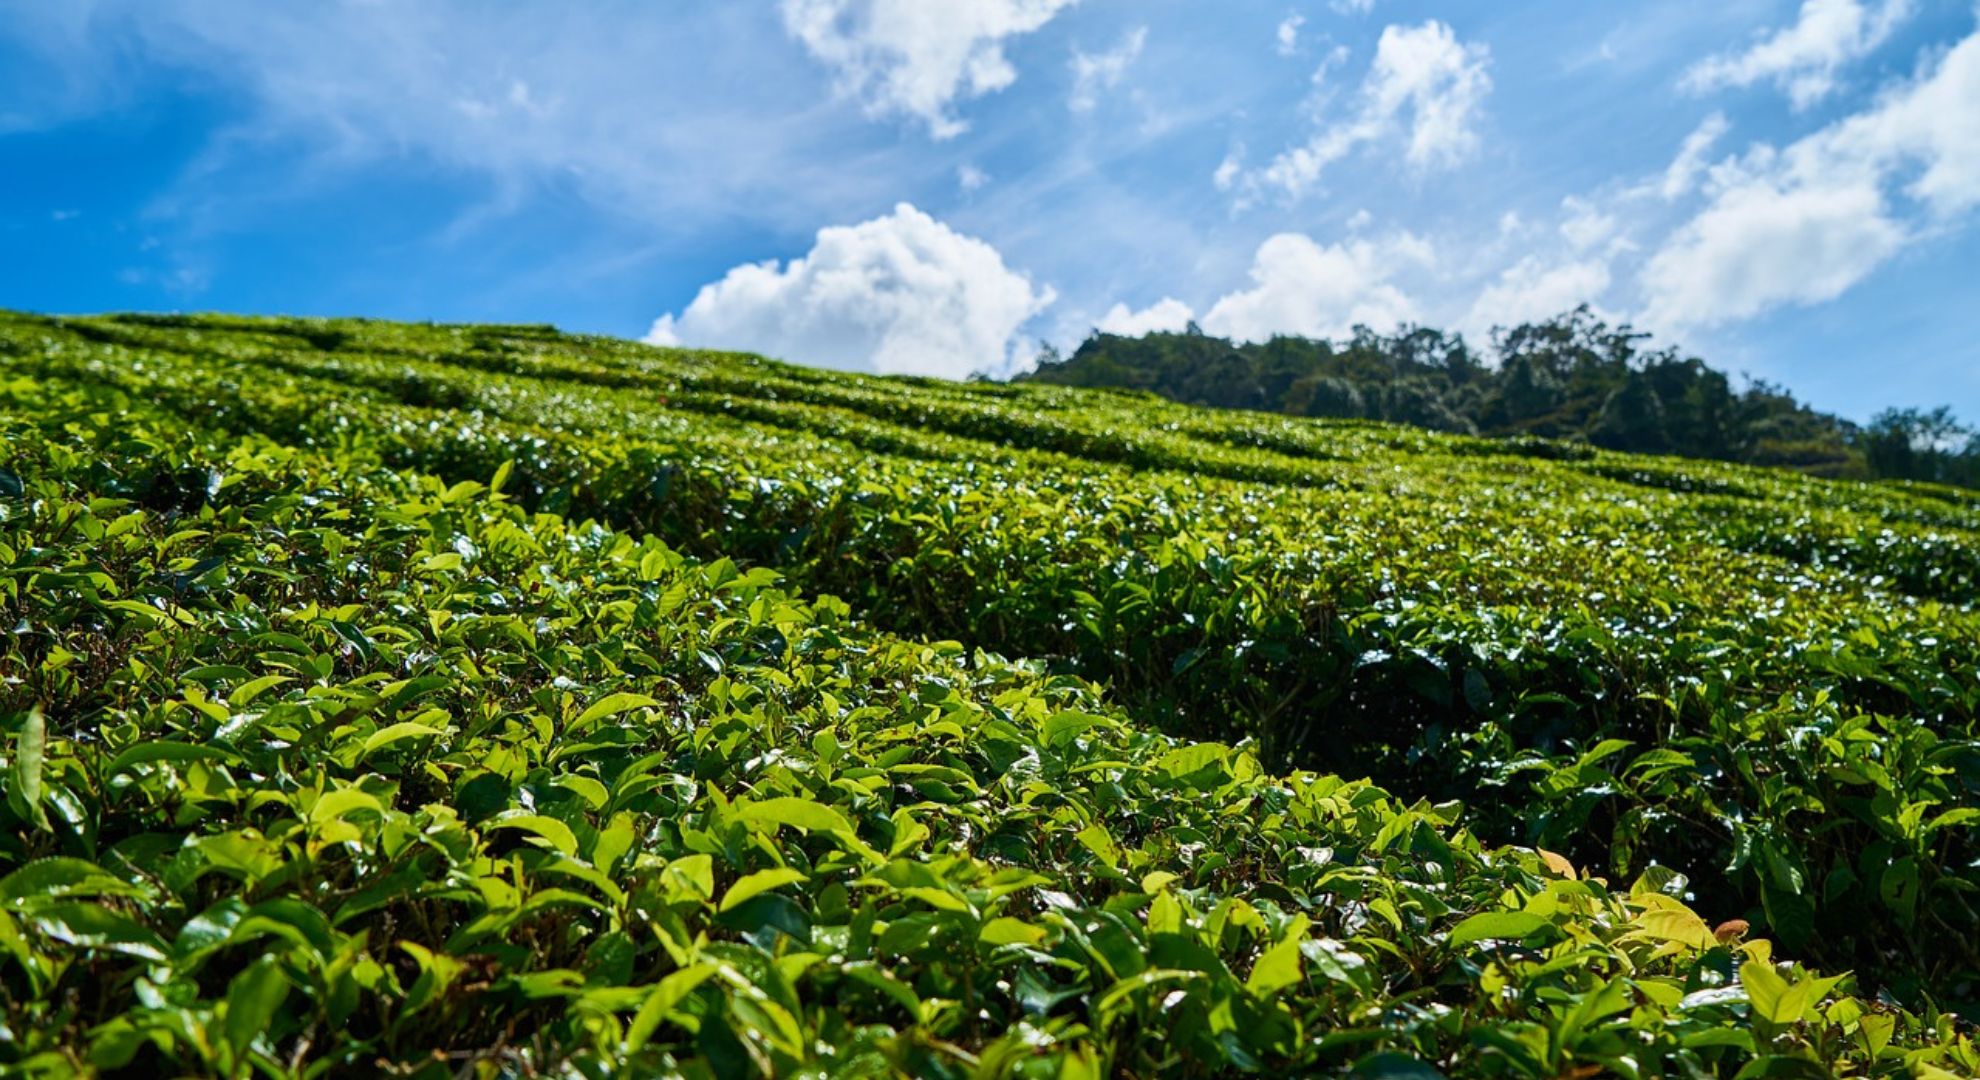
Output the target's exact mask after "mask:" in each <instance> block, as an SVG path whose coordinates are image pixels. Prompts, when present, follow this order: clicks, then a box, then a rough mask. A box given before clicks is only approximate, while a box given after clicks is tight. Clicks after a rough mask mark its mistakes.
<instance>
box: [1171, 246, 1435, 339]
mask: <svg viewBox="0 0 1980 1080" xmlns="http://www.w3.org/2000/svg"><path fill="white" fill-rule="evenodd" d="M1432 258H1433V252H1431V250H1430V248H1429V245H1428V244H1426V243H1425V242H1424V241H1422V240H1420V239H1418V238H1416V237H1414V236H1410V235H1408V234H1406V233H1405V234H1401V235H1399V236H1396V237H1393V238H1390V239H1388V240H1386V241H1383V242H1381V243H1375V242H1371V241H1367V240H1359V239H1356V240H1350V241H1348V242H1347V243H1344V244H1329V245H1324V246H1323V245H1321V244H1318V243H1315V242H1314V241H1313V239H1312V238H1310V237H1307V236H1304V235H1302V234H1300V233H1279V234H1278V235H1276V236H1273V237H1271V238H1269V239H1267V240H1266V241H1265V242H1264V243H1263V244H1261V245H1259V248H1258V254H1257V255H1256V257H1255V258H1254V259H1253V261H1252V264H1251V287H1250V288H1248V289H1243V290H1240V291H1238V292H1234V293H1230V294H1228V295H1226V296H1224V297H1223V298H1222V299H1219V300H1218V301H1217V302H1216V303H1215V304H1213V305H1212V306H1211V308H1210V312H1209V314H1207V315H1205V316H1204V317H1203V327H1204V329H1206V330H1208V331H1210V332H1211V333H1213V334H1220V335H1223V336H1225V337H1230V338H1236V339H1240V340H1245V341H1262V340H1264V339H1266V338H1269V337H1271V336H1272V335H1274V334H1296V335H1300V336H1304V337H1340V336H1343V335H1345V334H1347V333H1349V332H1350V331H1352V330H1353V328H1354V327H1355V326H1356V325H1357V324H1360V325H1365V326H1369V327H1372V328H1375V329H1378V330H1390V329H1394V328H1395V326H1396V325H1397V324H1399V323H1403V322H1408V321H1413V320H1415V319H1416V317H1417V307H1416V304H1415V302H1414V301H1412V300H1411V299H1410V298H1409V296H1408V295H1406V294H1405V293H1404V292H1403V291H1402V289H1401V288H1400V287H1398V286H1397V285H1396V284H1395V283H1394V281H1393V280H1392V278H1393V276H1394V274H1395V273H1396V271H1397V270H1399V269H1402V268H1403V267H1405V266H1406V265H1407V264H1410V263H1428V262H1430V261H1431V260H1432Z"/></svg>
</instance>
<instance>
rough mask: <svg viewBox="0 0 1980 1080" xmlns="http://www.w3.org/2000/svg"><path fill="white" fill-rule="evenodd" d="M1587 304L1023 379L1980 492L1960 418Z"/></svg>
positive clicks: (1048, 360) (1144, 343) (1222, 348)
mask: <svg viewBox="0 0 1980 1080" xmlns="http://www.w3.org/2000/svg"><path fill="white" fill-rule="evenodd" d="M1650 338H1651V335H1650V334H1648V333H1644V332H1641V331H1638V330H1635V329H1633V328H1631V327H1629V326H1620V327H1615V326H1610V325H1609V324H1607V323H1605V322H1603V321H1602V320H1601V319H1600V318H1597V317H1596V316H1595V315H1594V314H1593V313H1591V312H1590V311H1589V310H1588V308H1586V307H1581V308H1577V309H1576V310H1574V311H1571V312H1568V313H1567V314H1564V315H1561V316H1558V317H1556V318H1553V319H1549V320H1546V321H1545V322H1537V323H1526V324H1522V325H1519V326H1514V327H1511V328H1507V329H1501V330H1497V331H1494V333H1493V336H1492V341H1491V343H1490V345H1489V346H1487V347H1486V348H1485V349H1483V350H1480V349H1478V348H1475V347H1474V346H1473V345H1471V344H1470V343H1467V342H1466V341H1465V340H1464V338H1463V337H1462V336H1461V335H1458V334H1448V333H1444V332H1442V331H1439V330H1434V329H1430V328H1428V327H1415V326H1405V327H1402V328H1400V329H1398V330H1397V331H1396V332H1395V333H1393V334H1379V333H1376V332H1374V331H1372V330H1369V329H1368V328H1366V327H1356V328H1355V331H1354V333H1353V335H1352V336H1351V337H1349V338H1348V339H1346V340H1344V341H1327V340H1318V339H1311V338H1301V337H1274V338H1272V339H1271V340H1269V341H1260V342H1234V341H1229V340H1226V339H1224V338H1220V337H1214V336H1212V335H1209V334H1205V333H1204V332H1202V331H1201V330H1200V329H1198V328H1197V327H1196V326H1195V325H1194V324H1191V325H1190V326H1189V328H1188V329H1186V330H1184V331H1182V332H1180V333H1163V332H1157V333H1150V334H1146V335H1143V336H1141V337H1123V336H1120V335H1117V334H1108V333H1101V332H1095V333H1094V334H1093V335H1092V336H1090V337H1088V338H1087V339H1086V341H1085V342H1083V343H1081V345H1080V346H1079V348H1078V349H1076V350H1075V351H1074V352H1073V354H1072V355H1071V356H1067V357H1060V356H1058V355H1057V354H1056V353H1055V352H1052V351H1050V350H1048V351H1047V352H1046V354H1045V355H1044V356H1042V357H1041V358H1040V362H1039V364H1038V366H1037V368H1036V369H1035V370H1033V371H1029V372H1025V373H1022V374H1019V375H1017V376H1016V377H1015V379H1016V381H1019V382H1037V383H1048V384H1051V385H1054V386H1085V387H1111V388H1119V389H1133V390H1146V391H1149V392H1151V393H1154V394H1159V395H1160V396H1162V397H1165V398H1168V399H1170V400H1172V401H1180V402H1183V403H1185V404H1191V405H1212V406H1217V407H1219V408H1234V409H1253V410H1259V411H1263V412H1277V413H1285V414H1289V415H1293V416H1315V417H1330V418H1336V419H1365V420H1387V421H1392V422H1395V423H1403V424H1411V425H1414V426H1417V427H1423V428H1429V429H1431V430H1433V431H1449V432H1457V433H1460V434H1467V435H1492V436H1500V437H1518V436H1529V435H1531V436H1541V437H1545V438H1553V439H1563V440H1568V441H1573V442H1581V443H1587V444H1590V445H1594V446H1600V447H1604V448H1606V449H1610V450H1628V451H1633V452H1637V453H1650V454H1677V455H1682V456H1684V457H1693V458H1707V459H1712V460H1718V461H1737V462H1742V463H1746V464H1752V465H1777V466H1783V467H1787V468H1792V469H1796V470H1799V471H1801V472H1806V473H1810V474H1813V475H1816V476H1829V477H1843V478H1850V479H1891V480H1925V481H1931V482H1936V483H1949V484H1958V485H1960V486H1963V487H1968V488H1975V487H1980V434H1976V433H1975V432H1974V431H1973V430H1972V429H1970V428H1968V427H1967V426H1965V425H1963V424H1961V423H1960V422H1959V421H1958V420H1957V418H1955V417H1954V416H1953V415H1952V412H1951V410H1950V409H1948V408H1946V407H1944V406H1941V407H1938V408H1936V409H1930V410H1925V409H1917V408H1912V409H1887V410H1884V411H1883V412H1881V413H1879V414H1878V415H1877V416H1876V417H1875V418H1873V419H1872V421H1871V422H1870V424H1869V425H1868V426H1862V425H1858V424H1855V423H1852V422H1850V421H1848V420H1844V419H1842V418H1841V417H1837V416H1833V415H1830V414H1828V413H1823V412H1819V411H1817V410H1815V409H1812V408H1810V407H1808V406H1807V405H1804V404H1802V403H1801V402H1799V401H1796V400H1795V397H1794V395H1793V394H1792V393H1790V392H1789V391H1788V390H1787V389H1786V388H1784V387H1781V386H1777V385H1774V384H1771V383H1767V382H1764V381H1749V382H1748V383H1747V384H1746V385H1745V386H1743V387H1742V386H1737V385H1736V384H1735V380H1734V379H1733V378H1732V377H1731V376H1729V375H1727V374H1726V373H1725V372H1724V371H1721V370H1719V369H1717V368H1714V367H1712V366H1711V365H1709V364H1707V363H1705V362H1704V361H1703V360H1701V359H1699V358H1697V357H1695V356H1685V355H1682V354H1681V353H1679V352H1678V351H1677V350H1676V349H1674V348H1669V347H1665V348H1657V349H1653V348H1650V347H1649V346H1648V344H1647V343H1648V341H1649V340H1650Z"/></svg>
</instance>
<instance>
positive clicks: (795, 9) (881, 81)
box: [783, 0, 1076, 139]
mask: <svg viewBox="0 0 1980 1080" xmlns="http://www.w3.org/2000/svg"><path fill="white" fill-rule="evenodd" d="M1075 2H1076V0H944V2H942V3H929V2H928V0H783V15H784V27H785V29H786V30H788V31H789V32H790V33H791V34H792V36H794V37H796V38H797V39H798V40H799V41H800V42H802V43H803V44H804V47H805V48H806V50H808V51H809V52H810V53H811V54H812V55H813V56H815V57H817V58H818V59H819V60H821V61H823V62H824V63H826V64H827V65H829V66H830V67H831V68H832V69H833V70H834V71H836V72H837V73H838V75H839V79H840V83H841V85H842V86H843V87H844V88H845V89H846V91H848V92H850V93H852V94H854V95H857V96H858V97H859V98H861V99H862V100H863V101H865V102H866V105H867V108H868V109H869V110H870V111H871V112H873V113H875V114H878V115H886V114H891V113H902V114H906V115H908V116H912V117H915V118H916V119H918V120H921V121H922V122H924V123H926V124H927V125H928V130H929V132H930V133H931V134H933V135H934V136H935V137H936V138H938V139H947V138H952V137H954V136H956V135H959V134H961V133H962V132H963V131H964V130H965V129H966V128H967V125H966V124H964V123H963V122H962V121H961V120H958V119H957V118H956V117H955V115H954V114H953V111H952V110H953V107H954V105H955V104H956V102H957V101H958V100H966V99H968V98H973V97H980V96H982V95H984V94H989V93H993V92H995V91H998V90H1002V89H1004V88H1005V87H1007V86H1009V85H1011V83H1013V82H1015V81H1017V69H1016V68H1014V67H1012V66H1011V62H1010V60H1009V58H1008V57H1006V56H1005V55H1004V45H1005V43H1006V42H1007V41H1008V40H1010V39H1011V38H1014V37H1017V36H1020V35H1023V34H1028V33H1031V32H1032V31H1034V30H1037V29H1038V28H1039V27H1041V26H1044V25H1045V24H1046V23H1048V22H1051V21H1052V18H1053V16H1055V15H1057V14H1058V13H1059V12H1060V10H1062V9H1064V8H1066V7H1069V6H1071V5H1072V4H1073V3H1075Z"/></svg>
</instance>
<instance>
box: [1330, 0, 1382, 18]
mask: <svg viewBox="0 0 1980 1080" xmlns="http://www.w3.org/2000/svg"><path fill="white" fill-rule="evenodd" d="M1327 6H1328V7H1330V8H1333V9H1334V14H1336V15H1366V14H1368V13H1369V12H1371V11H1374V10H1375V0H1328V4H1327Z"/></svg>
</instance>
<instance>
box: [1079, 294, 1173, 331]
mask: <svg viewBox="0 0 1980 1080" xmlns="http://www.w3.org/2000/svg"><path fill="white" fill-rule="evenodd" d="M1195 317H1196V313H1195V312H1193V311H1191V310H1190V307H1189V305H1188V304H1185V303H1183V302H1182V301H1181V300H1177V299H1175V298H1174V297H1168V296H1165V297H1163V298H1162V299H1160V300H1157V301H1155V302H1154V303H1152V304H1150V305H1148V306H1147V307H1145V308H1142V309H1141V310H1140V311H1134V310H1131V309H1129V307H1128V306H1127V305H1126V304H1115V305H1114V306H1113V307H1111V308H1108V309H1107V313H1106V314H1105V315H1102V316H1100V322H1099V324H1098V325H1097V326H1095V327H1094V329H1096V330H1099V331H1100V332H1101V333H1103V334H1119V335H1121V336H1123V337H1140V336H1141V335H1143V334H1153V333H1156V332H1158V331H1159V332H1167V333H1173V332H1175V331H1178V330H1181V329H1183V328H1185V327H1187V326H1188V325H1189V321H1190V320H1191V319H1193V318H1195Z"/></svg>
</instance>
